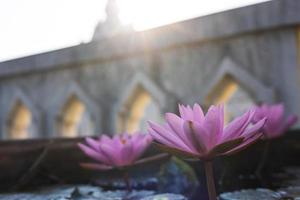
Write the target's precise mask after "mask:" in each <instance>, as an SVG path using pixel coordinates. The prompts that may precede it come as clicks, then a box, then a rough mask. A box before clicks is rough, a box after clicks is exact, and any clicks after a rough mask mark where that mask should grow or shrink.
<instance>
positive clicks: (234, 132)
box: [149, 104, 266, 200]
mask: <svg viewBox="0 0 300 200" xmlns="http://www.w3.org/2000/svg"><path fill="white" fill-rule="evenodd" d="M179 112H180V116H177V115H175V114H172V113H167V114H166V115H165V118H166V121H167V123H166V124H164V125H158V124H155V123H152V122H149V125H150V129H149V133H150V134H151V135H152V137H153V138H154V139H155V140H156V141H157V142H159V143H160V144H158V145H159V146H160V147H161V148H162V149H163V150H165V151H167V152H169V153H173V154H175V155H176V154H177V155H183V156H186V157H189V158H196V159H201V160H204V168H205V172H206V179H207V187H208V193H209V199H210V200H216V199H217V195H216V189H215V183H214V178H213V167H212V161H211V160H212V159H213V158H214V157H216V156H221V155H229V154H232V153H235V152H238V151H240V150H242V149H244V148H246V147H247V146H249V145H250V144H252V143H253V142H255V141H257V140H258V139H259V138H260V137H261V136H262V132H261V129H262V127H263V126H264V124H265V122H266V118H263V119H261V120H259V121H258V122H257V123H255V124H251V122H252V118H253V116H254V113H255V111H254V110H250V111H248V112H246V113H245V114H243V115H242V116H240V117H237V118H236V119H235V120H233V121H232V122H231V123H229V124H228V125H227V126H226V127H225V128H224V107H223V105H220V106H211V107H210V108H209V110H208V112H207V114H206V115H204V114H203V111H202V109H201V107H200V106H199V105H198V104H195V105H194V107H193V108H191V107H190V106H187V107H185V106H182V105H179Z"/></svg>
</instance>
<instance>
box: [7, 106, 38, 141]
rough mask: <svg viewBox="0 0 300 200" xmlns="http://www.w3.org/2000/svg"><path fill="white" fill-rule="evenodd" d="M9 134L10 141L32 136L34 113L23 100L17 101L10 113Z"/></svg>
mask: <svg viewBox="0 0 300 200" xmlns="http://www.w3.org/2000/svg"><path fill="white" fill-rule="evenodd" d="M7 133H8V138H9V139H26V138H29V137H30V136H31V135H32V113H31V112H30V110H29V108H28V107H27V106H26V105H25V104H24V103H23V102H22V101H21V100H17V101H16V103H15V104H14V106H13V107H12V109H11V111H10V113H9V118H8V121H7Z"/></svg>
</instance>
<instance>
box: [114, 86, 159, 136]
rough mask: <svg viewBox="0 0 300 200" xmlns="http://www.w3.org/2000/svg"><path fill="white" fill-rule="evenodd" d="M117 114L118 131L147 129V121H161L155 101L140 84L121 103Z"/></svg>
mask: <svg viewBox="0 0 300 200" xmlns="http://www.w3.org/2000/svg"><path fill="white" fill-rule="evenodd" d="M122 108H123V110H122V111H121V112H119V116H118V124H117V126H118V130H119V132H123V131H128V132H129V133H133V132H135V131H138V130H140V131H143V132H146V131H147V121H148V120H153V121H156V122H159V121H162V114H161V112H160V109H159V106H158V104H157V102H155V100H154V99H153V98H152V97H151V95H150V94H149V92H147V91H146V90H145V89H144V88H143V87H142V86H138V87H137V88H136V89H135V90H134V92H133V93H132V95H131V96H130V97H129V98H128V100H127V101H126V102H125V103H124V105H123V107H122Z"/></svg>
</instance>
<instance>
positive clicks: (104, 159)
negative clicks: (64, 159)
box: [78, 133, 152, 170]
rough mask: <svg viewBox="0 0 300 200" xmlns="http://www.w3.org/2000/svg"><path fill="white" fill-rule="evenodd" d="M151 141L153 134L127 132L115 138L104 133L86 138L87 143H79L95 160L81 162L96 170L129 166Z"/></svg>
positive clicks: (85, 166)
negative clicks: (129, 133)
mask: <svg viewBox="0 0 300 200" xmlns="http://www.w3.org/2000/svg"><path fill="white" fill-rule="evenodd" d="M151 142H152V138H151V136H150V135H145V134H142V133H135V134H133V135H128V134H126V133H125V134H122V135H115V136H114V137H113V138H110V137H108V136H106V135H102V136H101V137H100V138H99V139H98V140H95V139H92V138H86V143H87V145H85V144H81V143H79V144H78V146H79V147H80V149H81V150H82V151H83V152H84V153H85V154H86V155H87V156H89V157H90V158H92V159H93V160H94V161H95V162H94V163H81V166H82V167H84V168H88V169H96V170H109V169H112V168H115V167H117V168H123V167H128V166H130V165H133V164H134V163H135V162H136V160H137V159H138V158H139V157H140V156H141V155H142V154H143V153H144V151H145V150H146V149H147V148H148V146H149V145H150V144H151Z"/></svg>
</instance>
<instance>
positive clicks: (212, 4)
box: [0, 0, 267, 62]
mask: <svg viewBox="0 0 300 200" xmlns="http://www.w3.org/2000/svg"><path fill="white" fill-rule="evenodd" d="M264 1H267V0H118V3H119V10H120V18H121V20H122V22H123V23H124V24H132V25H133V27H134V28H135V29H136V30H138V31H141V30H145V29H149V28H153V27H157V26H161V25H164V24H169V23H172V22H176V21H181V20H185V19H189V18H194V17H198V16H203V15H208V14H212V13H216V12H220V11H224V10H228V9H232V8H237V7H242V6H246V5H251V4H255V3H259V2H264ZM105 4H106V0H1V1H0V62H1V61H4V60H9V59H13V58H18V57H23V56H27V55H32V54H37V53H41V52H46V51H50V50H55V49H60V48H64V47H68V46H74V45H78V44H80V43H86V42H89V41H90V40H91V37H92V35H93V31H94V28H95V26H96V25H97V23H98V22H99V21H101V20H102V21H103V20H105V12H104V10H105Z"/></svg>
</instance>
